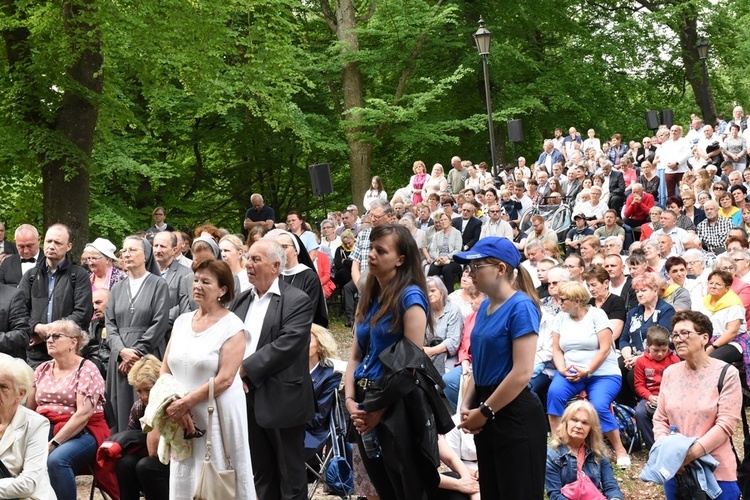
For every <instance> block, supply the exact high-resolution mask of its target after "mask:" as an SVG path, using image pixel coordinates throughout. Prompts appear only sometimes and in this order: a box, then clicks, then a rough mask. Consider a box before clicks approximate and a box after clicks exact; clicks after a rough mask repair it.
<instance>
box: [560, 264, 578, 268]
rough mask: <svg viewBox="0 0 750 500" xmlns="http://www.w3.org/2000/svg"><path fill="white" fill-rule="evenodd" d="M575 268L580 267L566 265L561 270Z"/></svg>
mask: <svg viewBox="0 0 750 500" xmlns="http://www.w3.org/2000/svg"><path fill="white" fill-rule="evenodd" d="M575 267H581V266H571V265H568V264H566V265H564V266H563V269H573V268H575Z"/></svg>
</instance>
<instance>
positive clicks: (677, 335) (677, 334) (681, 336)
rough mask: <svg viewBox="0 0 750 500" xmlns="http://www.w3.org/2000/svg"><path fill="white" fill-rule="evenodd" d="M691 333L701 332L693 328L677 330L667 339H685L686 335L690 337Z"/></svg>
mask: <svg viewBox="0 0 750 500" xmlns="http://www.w3.org/2000/svg"><path fill="white" fill-rule="evenodd" d="M691 333H695V334H698V335H700V333H701V332H696V331H695V330H681V331H679V332H672V335H670V336H669V340H671V341H672V342H674V341H675V340H682V339H685V340H687V338H688V337H690V334H691Z"/></svg>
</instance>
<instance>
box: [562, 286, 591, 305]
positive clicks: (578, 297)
mask: <svg viewBox="0 0 750 500" xmlns="http://www.w3.org/2000/svg"><path fill="white" fill-rule="evenodd" d="M558 294H559V295H560V296H561V297H566V298H567V299H568V300H573V301H575V302H578V303H579V304H581V305H586V303H588V301H589V299H590V298H591V296H590V295H589V292H588V291H586V288H585V287H584V286H583V285H582V284H580V283H578V282H577V281H568V282H567V283H563V284H562V285H560V288H559V292H558Z"/></svg>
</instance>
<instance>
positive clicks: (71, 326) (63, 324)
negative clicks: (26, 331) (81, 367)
mask: <svg viewBox="0 0 750 500" xmlns="http://www.w3.org/2000/svg"><path fill="white" fill-rule="evenodd" d="M47 328H48V331H49V332H51V333H54V332H55V331H59V332H61V333H62V334H63V335H65V336H66V337H69V338H71V339H76V340H77V342H76V350H75V353H76V354H77V355H78V356H80V355H81V349H83V348H84V347H85V346H86V344H88V343H89V336H88V335H87V334H86V332H84V331H83V330H81V327H79V326H78V325H77V324H76V323H75V321H73V320H70V319H58V320H57V321H53V322H52V323H50V324H49V326H48V327H47Z"/></svg>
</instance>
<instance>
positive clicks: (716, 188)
mask: <svg viewBox="0 0 750 500" xmlns="http://www.w3.org/2000/svg"><path fill="white" fill-rule="evenodd" d="M726 190H727V188H725V187H723V186H714V191H726Z"/></svg>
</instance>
